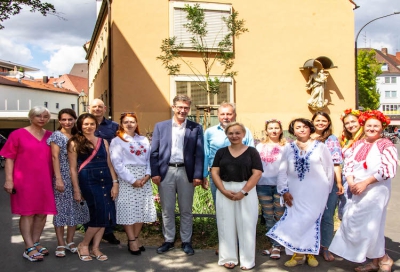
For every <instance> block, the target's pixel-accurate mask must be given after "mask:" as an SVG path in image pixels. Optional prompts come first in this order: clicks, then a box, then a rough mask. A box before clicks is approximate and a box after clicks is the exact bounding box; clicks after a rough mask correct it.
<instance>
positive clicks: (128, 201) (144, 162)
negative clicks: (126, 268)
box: [110, 112, 157, 255]
mask: <svg viewBox="0 0 400 272" xmlns="http://www.w3.org/2000/svg"><path fill="white" fill-rule="evenodd" d="M110 153H111V155H110V156H111V162H112V164H113V166H114V169H115V172H116V173H117V175H118V177H119V194H118V198H117V199H116V203H117V204H116V206H117V207H116V210H117V224H119V225H123V226H124V229H125V232H126V235H127V236H128V251H129V252H130V253H131V254H132V255H140V254H141V252H142V251H145V247H144V246H143V245H142V244H141V243H140V241H139V235H140V231H141V229H142V226H143V223H150V222H154V221H156V217H157V214H156V209H155V206H154V200H153V191H152V186H151V183H150V182H149V180H150V175H151V169H150V142H149V140H148V139H147V138H146V137H145V136H142V135H140V132H139V124H138V119H137V116H136V114H135V113H133V112H124V113H122V114H121V118H120V126H119V129H118V131H117V137H115V138H114V139H113V140H112V142H111V145H110Z"/></svg>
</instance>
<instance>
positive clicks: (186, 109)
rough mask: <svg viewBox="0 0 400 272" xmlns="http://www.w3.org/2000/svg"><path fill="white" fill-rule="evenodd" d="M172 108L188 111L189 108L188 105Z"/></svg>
mask: <svg viewBox="0 0 400 272" xmlns="http://www.w3.org/2000/svg"><path fill="white" fill-rule="evenodd" d="M174 108H175V109H177V110H180V111H181V110H184V111H189V110H190V107H182V106H174Z"/></svg>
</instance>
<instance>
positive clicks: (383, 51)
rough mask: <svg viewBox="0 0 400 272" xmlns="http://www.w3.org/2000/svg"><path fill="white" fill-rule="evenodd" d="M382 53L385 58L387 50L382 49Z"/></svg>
mask: <svg viewBox="0 0 400 272" xmlns="http://www.w3.org/2000/svg"><path fill="white" fill-rule="evenodd" d="M381 51H382V53H383V54H384V55H386V56H387V48H382V50H381Z"/></svg>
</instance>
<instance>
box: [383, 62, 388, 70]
mask: <svg viewBox="0 0 400 272" xmlns="http://www.w3.org/2000/svg"><path fill="white" fill-rule="evenodd" d="M381 70H382V71H388V70H389V69H388V64H387V63H383V64H382V67H381Z"/></svg>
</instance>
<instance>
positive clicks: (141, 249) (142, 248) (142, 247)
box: [135, 237, 146, 251]
mask: <svg viewBox="0 0 400 272" xmlns="http://www.w3.org/2000/svg"><path fill="white" fill-rule="evenodd" d="M138 238H139V237H135V240H136V239H138ZM139 250H140V251H146V248H145V247H144V246H140V247H139Z"/></svg>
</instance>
